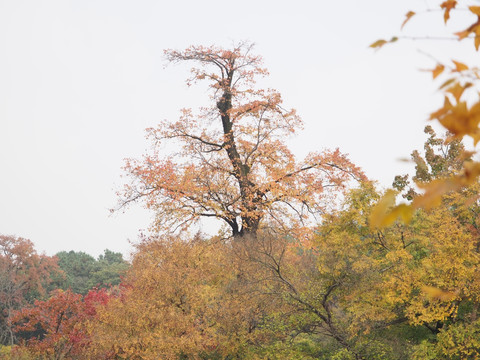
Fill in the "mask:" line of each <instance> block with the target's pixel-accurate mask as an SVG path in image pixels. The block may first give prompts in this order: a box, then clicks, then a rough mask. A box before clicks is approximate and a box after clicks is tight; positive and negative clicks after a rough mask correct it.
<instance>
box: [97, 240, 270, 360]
mask: <svg viewBox="0 0 480 360" xmlns="http://www.w3.org/2000/svg"><path fill="white" fill-rule="evenodd" d="M238 259H239V258H238V257H237V256H236V255H235V253H234V252H232V248H231V247H229V246H228V245H226V244H225V243H224V242H223V241H219V240H218V239H211V240H205V239H202V238H200V237H198V236H197V237H196V238H194V239H193V240H191V241H182V240H175V239H166V240H159V239H156V240H154V241H152V240H151V239H150V240H145V241H144V242H142V243H141V244H139V245H138V246H137V252H136V254H135V258H134V260H133V264H132V267H131V269H130V270H129V271H128V273H127V276H126V279H125V282H124V284H123V285H122V287H121V290H122V291H121V294H120V296H118V297H117V298H113V299H110V301H109V302H108V304H106V305H105V306H100V307H98V308H97V309H96V318H95V319H93V320H92V322H91V323H90V325H89V328H90V334H91V339H92V342H93V343H92V346H91V349H92V350H91V351H93V352H98V354H99V356H100V355H101V354H105V353H107V354H110V355H111V356H112V357H114V358H120V359H123V358H125V359H152V360H153V359H159V358H161V359H179V358H185V359H205V358H226V357H227V355H229V356H237V357H239V356H240V357H241V356H243V355H242V354H244V353H245V351H247V350H248V347H249V346H253V345H254V344H262V343H265V342H268V339H269V331H268V329H267V330H265V329H263V330H262V331H260V328H261V327H262V326H261V325H262V322H264V321H265V315H266V314H267V313H269V312H273V310H274V309H279V305H278V304H279V300H278V299H275V298H272V297H267V295H266V291H263V292H262V291H259V289H258V287H257V288H256V289H254V288H252V287H250V286H249V285H248V284H247V283H246V278H247V277H248V275H247V272H248V271H249V269H248V268H249V267H251V264H248V263H244V264H243V265H241V263H240V262H239V261H238ZM260 271H261V270H260ZM267 299H268V300H267ZM115 356H116V357H115ZM209 356H211V357H209ZM252 356H253V355H252ZM248 358H253V357H248Z"/></svg>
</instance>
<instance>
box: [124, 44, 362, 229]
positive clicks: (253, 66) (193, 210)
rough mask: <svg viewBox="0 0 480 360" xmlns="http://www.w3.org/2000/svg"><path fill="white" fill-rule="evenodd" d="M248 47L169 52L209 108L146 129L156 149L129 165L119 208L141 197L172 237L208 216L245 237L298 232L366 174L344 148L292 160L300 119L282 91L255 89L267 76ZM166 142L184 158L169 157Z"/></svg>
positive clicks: (170, 58)
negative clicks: (266, 226)
mask: <svg viewBox="0 0 480 360" xmlns="http://www.w3.org/2000/svg"><path fill="white" fill-rule="evenodd" d="M251 50H252V45H249V44H247V43H240V44H239V45H238V46H235V47H233V48H232V49H223V48H218V47H213V46H212V47H203V46H192V47H190V48H188V49H186V50H184V51H174V50H167V51H166V56H167V59H168V60H169V61H170V62H172V63H177V62H193V63H194V64H195V65H194V66H195V67H194V68H193V69H192V77H191V78H190V79H189V80H188V81H187V83H188V84H191V83H196V82H199V81H205V82H207V84H208V88H209V90H210V95H211V99H212V103H211V105H210V106H207V107H205V108H202V109H201V110H200V112H199V113H198V114H195V113H194V112H193V111H192V110H190V109H184V110H182V115H181V117H180V119H179V120H178V121H176V122H168V121H166V122H163V123H161V124H160V125H159V126H158V127H156V128H152V129H149V130H148V135H149V137H150V138H151V139H152V140H153V148H154V149H153V152H152V153H151V154H149V155H146V156H145V157H144V158H143V159H141V160H128V161H127V163H126V166H125V169H126V171H127V173H128V174H129V175H130V177H131V179H132V181H131V183H130V184H129V185H127V186H126V189H125V193H124V194H123V197H122V200H121V206H124V205H127V204H128V203H130V202H132V201H136V200H143V201H144V203H145V205H146V206H147V207H148V208H150V209H153V210H155V211H156V214H157V216H156V221H155V224H154V227H155V228H156V229H157V230H159V231H167V232H170V233H172V232H174V231H175V230H178V229H185V228H188V227H189V226H190V225H191V224H192V223H195V222H196V221H198V220H199V219H201V218H205V217H209V218H215V219H219V220H221V221H223V223H224V224H227V225H228V227H229V228H230V230H231V234H232V235H233V236H235V237H239V236H243V235H246V234H255V233H256V232H257V230H258V229H259V227H260V226H261V224H262V222H266V221H268V222H270V223H273V224H276V225H277V226H278V225H280V226H287V227H291V228H297V229H299V228H301V227H302V226H303V224H304V222H305V221H307V220H309V219H311V218H312V216H313V217H315V216H318V215H320V214H322V213H323V212H324V211H325V209H326V207H327V204H329V203H331V201H333V200H334V197H335V195H334V191H331V190H332V189H329V188H334V189H343V188H344V187H345V186H346V184H347V183H348V181H349V180H350V179H352V178H363V177H364V176H363V174H362V172H361V171H360V170H359V169H358V168H357V167H356V166H355V165H353V164H352V163H351V162H350V161H349V160H348V159H347V157H346V156H345V155H343V154H341V153H340V152H339V151H338V149H337V150H334V151H324V152H323V153H311V154H310V155H308V156H307V157H306V158H305V160H303V161H301V162H299V161H297V160H296V159H295V157H294V155H293V154H292V153H291V152H290V150H289V149H288V147H287V146H286V145H285V140H286V139H287V138H288V137H289V136H291V135H292V134H294V133H295V132H296V130H297V129H299V128H300V127H301V126H302V122H301V120H300V118H299V117H298V116H297V114H296V113H295V111H294V110H286V109H284V108H283V107H282V98H281V96H280V94H279V93H278V92H277V91H275V90H271V89H268V90H264V89H257V88H256V87H255V80H256V79H257V78H258V77H263V76H265V75H267V74H268V73H267V70H266V69H264V68H263V67H262V59H261V57H259V56H256V55H253V54H251ZM166 143H168V144H169V146H175V145H176V146H178V151H177V152H173V153H171V154H169V155H165V154H163V153H162V152H161V151H160V147H161V146H162V145H164V144H166Z"/></svg>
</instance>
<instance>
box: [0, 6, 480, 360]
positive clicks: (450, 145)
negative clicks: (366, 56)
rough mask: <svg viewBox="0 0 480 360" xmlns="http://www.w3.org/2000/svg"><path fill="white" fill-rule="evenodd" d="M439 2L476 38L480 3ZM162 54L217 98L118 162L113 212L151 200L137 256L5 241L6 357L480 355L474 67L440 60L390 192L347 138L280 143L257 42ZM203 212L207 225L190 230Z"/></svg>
mask: <svg viewBox="0 0 480 360" xmlns="http://www.w3.org/2000/svg"><path fill="white" fill-rule="evenodd" d="M435 9H436V10H438V11H437V12H433V11H432V8H427V9H425V11H424V12H423V14H430V13H432V14H442V15H443V18H442V19H441V20H442V21H443V22H445V23H446V24H448V23H449V19H450V16H451V14H453V13H455V12H456V11H457V10H461V11H460V12H461V13H463V14H464V15H465V14H468V15H470V16H471V18H464V19H466V20H464V21H466V22H468V27H466V28H465V29H463V30H462V31H460V32H459V31H453V36H454V37H453V39H454V40H455V41H457V40H458V41H465V42H466V41H472V42H473V45H474V47H475V48H476V49H477V50H478V47H479V46H480V7H479V6H475V5H472V4H470V3H469V2H468V1H456V0H447V1H443V2H441V3H440V2H439V4H437V5H436V6H435ZM421 15H422V13H421V12H414V11H410V12H408V13H407V14H406V19H405V22H404V23H403V25H402V26H404V25H405V24H406V23H407V22H412V21H416V19H421ZM470 20H472V21H473V22H470ZM410 39H411V37H410ZM399 40H402V37H401V36H395V37H393V38H392V39H391V40H390V41H385V40H379V41H376V42H375V43H373V44H372V47H374V48H379V47H382V46H385V45H387V44H388V43H393V42H396V41H399ZM414 40H415V39H414ZM165 56H166V59H167V60H168V61H169V62H170V63H173V64H177V63H180V64H185V63H188V64H189V65H191V66H192V67H191V75H190V77H189V78H188V79H187V84H188V85H193V84H197V85H198V86H205V88H204V89H205V90H206V93H208V95H209V97H208V99H207V100H206V101H207V105H206V106H205V107H202V108H200V109H199V110H195V111H194V110H192V109H188V108H186V109H183V110H182V111H181V115H180V117H179V119H178V120H177V121H174V122H171V121H164V122H162V123H160V124H159V125H158V126H157V127H154V128H151V129H148V130H147V132H148V137H149V139H150V141H151V147H152V148H151V151H150V152H149V153H147V154H146V155H145V156H143V157H142V158H140V159H129V160H126V163H125V167H124V170H125V173H126V174H127V177H128V178H129V182H128V183H127V184H126V185H125V188H124V191H122V192H121V193H120V194H119V203H118V206H117V209H123V208H126V207H128V206H129V204H131V203H134V202H138V203H141V204H142V205H143V206H145V207H146V208H148V209H150V210H151V211H152V212H153V213H154V214H155V218H154V221H153V222H152V224H151V227H150V229H149V235H145V236H143V237H141V238H140V239H139V240H138V242H137V243H136V245H135V246H134V249H133V253H132V259H131V263H126V262H125V261H124V260H123V258H122V256H121V255H120V254H116V253H113V252H111V251H108V250H106V251H105V253H104V254H103V255H101V256H100V257H99V258H98V259H94V258H92V257H90V256H89V255H87V254H84V253H75V252H61V253H59V254H57V256H56V257H47V256H44V255H38V254H37V253H36V252H35V249H34V248H33V244H32V243H31V242H30V241H28V240H25V239H22V238H17V237H11V236H1V237H0V240H1V242H0V246H1V250H2V252H1V253H0V272H1V275H2V276H1V277H0V281H1V284H0V306H1V314H0V316H1V318H0V320H1V321H0V326H1V327H2V329H1V330H2V332H1V334H2V337H1V339H0V340H1V344H2V345H1V347H0V355H1V356H2V358H5V359H10V360H13V359H16V360H33V359H35V360H37V359H39V360H40V359H41V360H46V359H55V360H57V359H58V360H59V359H72V360H73V359H75V360H83V359H105V360H107V359H112V360H113V359H135V360H136V359H145V360H146V359H148V360H150V359H151V360H154V359H167V360H169V359H171V360H187V359H200V360H207V359H208V360H233V359H264V360H267V359H272V360H273V359H325V360H326V359H334V360H340V359H345V360H360V359H361V360H371V359H378V360H380V359H384V360H401V359H414V360H415V359H416V360H425V359H427V360H428V359H432V360H434V359H477V358H480V318H479V310H480V271H479V269H480V267H479V265H480V263H479V262H480V234H479V231H480V218H479V215H480V201H479V187H480V182H479V176H480V163H479V162H478V161H476V156H477V154H476V153H475V151H466V150H465V147H464V145H463V142H462V140H463V138H465V137H468V138H471V139H473V142H474V143H475V144H476V143H477V142H478V141H479V140H480V130H479V124H480V99H479V93H478V81H479V79H480V69H478V68H477V67H474V66H468V65H467V64H465V63H463V62H460V61H458V59H455V60H454V61H452V62H451V63H449V64H446V63H440V62H438V63H437V64H435V65H434V66H433V67H432V69H431V70H430V72H431V74H432V75H433V78H434V79H435V78H437V77H438V78H442V77H444V79H443V83H442V84H441V85H440V91H441V92H442V93H443V94H444V103H443V105H442V106H441V107H440V108H439V109H437V110H435V111H434V112H432V114H431V120H436V121H437V122H438V123H439V124H440V125H441V126H442V127H443V128H444V129H445V130H446V131H445V134H440V135H438V134H437V133H436V132H435V131H434V129H433V128H432V127H431V126H426V127H425V135H426V140H425V144H424V147H423V149H418V150H414V151H413V152H412V154H411V160H412V176H408V175H405V174H399V175H398V176H396V177H395V178H394V179H392V180H393V184H392V187H391V188H390V189H387V190H384V189H379V188H378V186H377V185H376V183H375V182H374V181H372V180H371V179H369V177H368V174H365V173H364V172H363V171H362V169H360V168H359V167H358V166H357V165H356V164H354V163H353V162H352V161H351V160H350V159H349V157H348V156H347V155H346V154H343V153H342V152H341V151H340V150H339V149H334V150H324V151H322V152H312V153H310V154H308V155H307V156H306V157H305V158H304V159H297V157H295V156H294V154H293V153H292V152H291V151H290V150H289V148H288V147H287V145H286V139H288V137H289V136H291V135H293V134H295V133H296V131H297V130H298V129H300V128H301V127H302V121H301V119H300V118H299V116H298V115H297V114H296V112H295V110H293V109H286V108H285V107H284V105H283V102H282V97H281V95H280V94H279V92H277V91H276V90H273V89H261V88H258V87H257V85H256V80H258V79H259V78H262V77H264V76H267V75H268V72H267V70H266V69H265V68H264V67H263V63H262V59H261V57H260V56H257V55H255V54H253V46H252V45H251V44H249V43H246V42H242V43H238V44H235V45H234V46H233V47H232V48H230V49H225V48H221V47H216V46H210V47H205V46H192V47H189V48H187V49H185V50H182V51H178V50H166V51H165ZM452 64H453V65H452ZM412 86H413V85H412ZM319 147H321V146H319ZM397 201H400V203H399V204H397ZM205 218H208V219H215V220H217V223H218V224H219V229H218V233H217V234H216V235H214V236H207V235H205V234H202V233H200V232H196V231H195V226H196V225H197V224H198V222H200V221H201V220H202V219H205Z"/></svg>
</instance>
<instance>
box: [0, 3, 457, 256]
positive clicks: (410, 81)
mask: <svg viewBox="0 0 480 360" xmlns="http://www.w3.org/2000/svg"><path fill="white" fill-rule="evenodd" d="M427 3H428V2H427V1H420V0H401V1H398V0H362V1H359V0H342V1H325V0H315V1H314V0H310V1H305V0H297V1H291V0H287V1H283V0H276V1H273V0H272V1H270V0H264V1H259V0H243V1H224V0H220V1H209V0H204V1H198V0H190V1H181V0H177V1H175V2H174V1H160V0H157V1H153V0H137V1H133V0H131V1H124V0H76V1H68V0H57V1H53V0H0V171H1V176H0V233H3V234H12V235H17V236H21V237H25V238H29V239H31V240H32V241H33V242H34V243H35V245H36V248H37V250H38V251H40V252H46V253H47V254H49V255H53V254H54V253H56V252H58V251H61V250H82V251H85V252H88V253H90V254H92V255H98V254H100V253H101V252H103V250H104V249H105V248H109V249H111V250H114V251H121V252H123V253H125V254H128V253H129V251H130V249H131V247H130V245H129V243H128V241H127V239H131V240H133V241H135V240H136V239H137V235H138V231H139V229H145V228H147V227H148V224H149V222H150V215H149V214H148V213H147V212H146V211H144V210H142V209H140V208H134V209H131V210H129V211H127V212H126V213H125V214H117V215H114V216H110V214H109V211H108V209H109V208H112V207H113V206H114V205H115V204H116V195H115V191H116V190H118V189H120V188H121V185H122V184H123V180H122V179H121V178H120V175H121V173H122V171H121V167H122V164H123V159H124V158H126V157H138V156H140V155H141V154H142V153H144V152H145V151H146V149H147V148H148V145H149V144H148V143H147V142H146V140H145V139H144V134H145V133H144V129H145V128H147V127H151V126H154V125H155V124H156V123H157V122H158V121H159V120H162V119H172V120H175V119H176V118H177V115H178V113H179V112H178V110H179V109H180V108H182V107H195V106H198V105H202V103H203V101H204V99H205V98H204V97H203V95H204V94H202V93H200V92H199V91H198V90H197V91H196V90H195V89H189V88H187V87H186V85H185V84H184V79H185V77H186V75H187V74H188V72H187V70H188V66H185V67H182V66H168V67H167V68H164V65H165V61H164V59H163V57H162V56H163V49H165V48H176V49H182V48H185V47H187V46H189V45H192V44H196V45H200V44H201V45H211V44H215V45H230V44H231V43H232V42H233V41H239V40H250V41H252V42H255V43H256V52H257V53H259V54H261V55H262V56H263V57H264V59H265V64H266V66H267V67H268V68H269V70H270V73H271V76H270V77H269V78H268V80H267V85H268V86H269V87H272V88H276V89H278V90H279V91H280V92H281V93H282V94H283V96H284V99H285V103H286V105H287V106H290V107H294V108H296V109H297V110H298V112H299V114H300V115H301V116H302V118H303V120H304V122H305V131H303V132H300V133H299V135H298V136H297V138H296V139H294V140H293V141H292V142H291V145H292V147H293V149H294V150H295V152H296V153H297V154H298V155H299V156H302V155H304V154H306V153H307V152H308V151H311V150H322V149H324V148H334V147H339V148H340V149H341V150H342V151H343V152H346V153H349V154H350V157H351V158H352V159H353V160H354V161H355V162H356V163H357V164H358V165H359V166H361V167H362V168H363V169H364V170H365V172H366V173H367V175H368V176H369V177H370V178H372V179H377V180H378V181H379V182H380V184H382V185H383V186H388V185H390V183H391V181H392V179H393V177H394V175H396V174H399V173H404V172H405V171H407V169H408V168H409V167H411V165H408V164H404V163H401V162H399V161H398V160H399V159H400V158H402V157H403V158H405V157H408V155H409V154H410V152H411V151H412V150H413V149H414V148H421V146H422V144H423V140H424V136H423V132H422V130H423V127H424V126H425V124H426V122H425V119H426V118H427V115H428V113H429V112H431V111H433V110H434V109H435V106H436V105H437V104H439V100H440V99H439V95H438V94H437V93H436V92H435V88H436V84H433V83H432V81H431V78H430V76H429V74H427V73H424V72H419V71H418V70H419V69H421V68H432V67H434V63H433V62H432V60H431V59H429V58H428V57H426V56H425V55H422V54H420V53H418V52H417V50H416V49H417V48H422V49H424V50H426V51H427V52H429V53H432V54H434V55H436V56H439V57H440V58H442V57H443V59H446V58H448V56H449V55H450V54H449V47H450V46H452V44H449V43H440V42H437V43H432V42H427V43H423V42H409V41H405V42H399V43H397V44H395V45H394V46H390V47H387V48H385V49H382V50H381V51H379V52H374V51H372V50H371V49H369V48H368V45H369V44H370V43H372V42H373V41H374V40H376V39H378V38H382V37H387V38H388V37H389V36H392V35H393V34H396V33H398V32H399V27H400V24H401V22H402V21H403V18H404V15H405V13H406V12H407V11H408V10H409V9H415V8H418V7H419V6H420V7H422V6H423V5H424V4H427ZM430 3H431V4H434V3H435V1H430ZM437 18H438V19H437ZM431 21H432V26H438V25H441V16H438V14H437V15H436V16H435V17H432V19H431ZM422 26H423V28H422ZM424 27H425V23H424V22H423V21H418V22H415V19H412V23H411V24H410V26H409V27H407V30H406V33H409V32H410V33H416V34H418V33H427V32H428V31H426V30H428V29H425V28H424ZM437 85H438V84H437Z"/></svg>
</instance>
